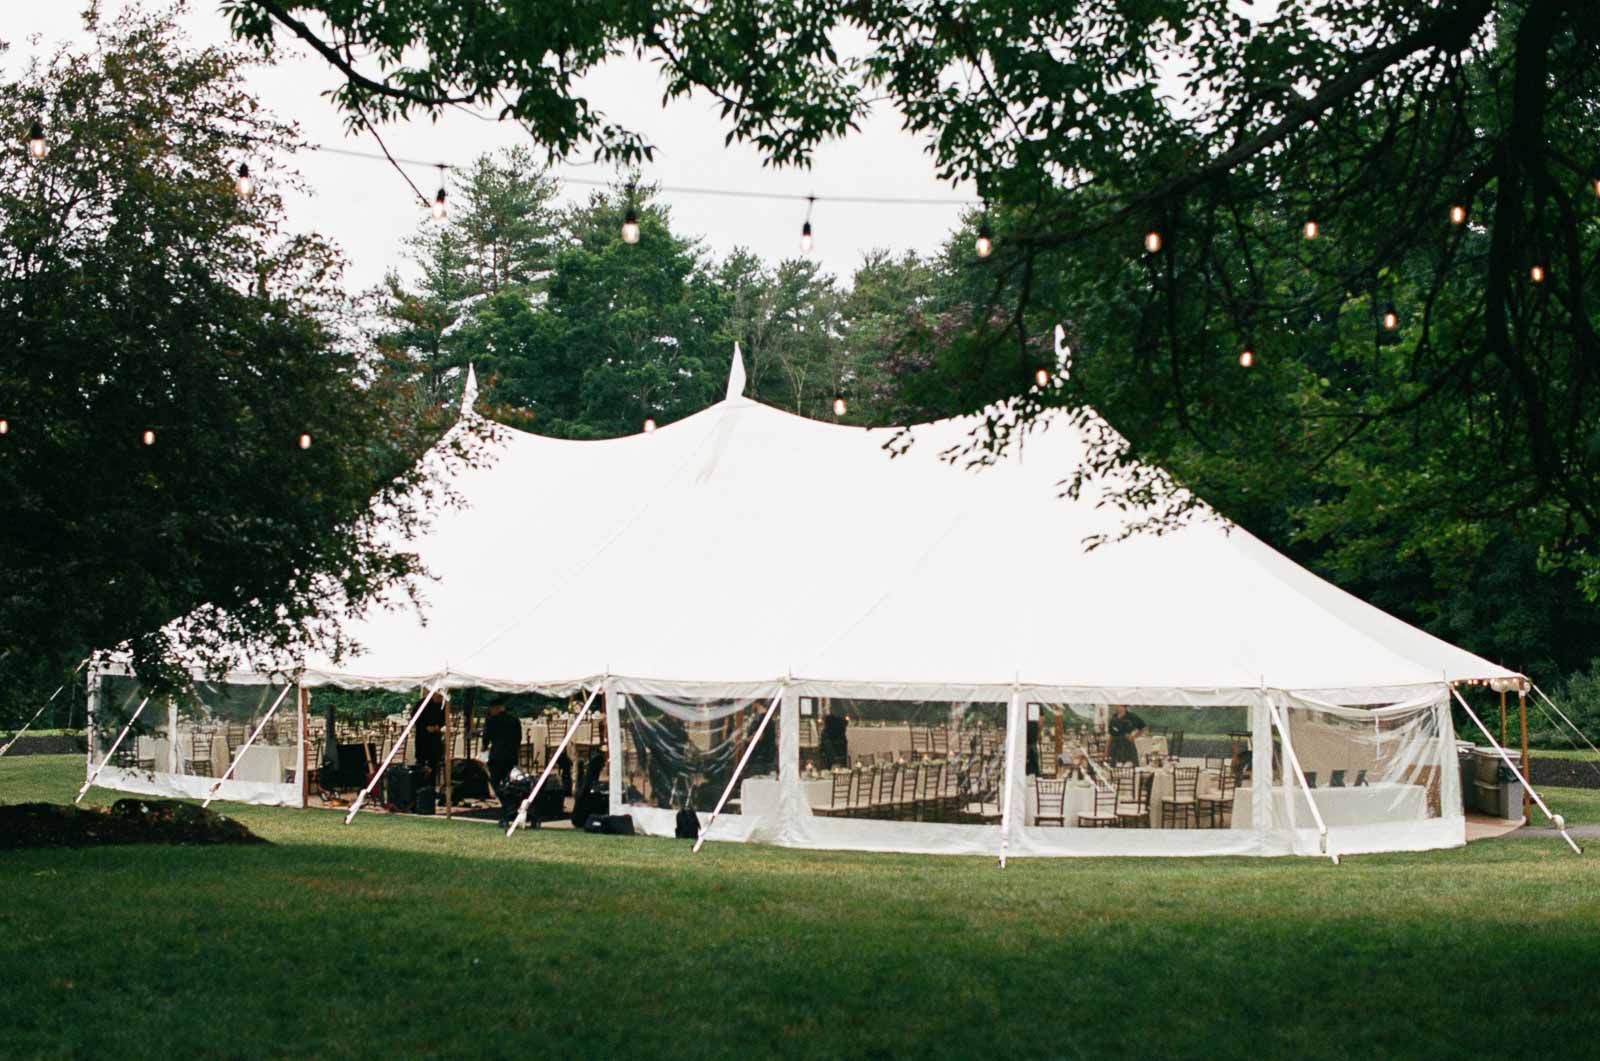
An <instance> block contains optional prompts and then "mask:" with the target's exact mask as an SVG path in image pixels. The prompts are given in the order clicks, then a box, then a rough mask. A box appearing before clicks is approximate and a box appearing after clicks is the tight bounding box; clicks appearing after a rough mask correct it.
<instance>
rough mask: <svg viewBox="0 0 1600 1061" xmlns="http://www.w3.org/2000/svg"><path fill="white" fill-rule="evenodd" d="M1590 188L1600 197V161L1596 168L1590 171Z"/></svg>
mask: <svg viewBox="0 0 1600 1061" xmlns="http://www.w3.org/2000/svg"><path fill="white" fill-rule="evenodd" d="M1589 190H1590V191H1592V192H1594V194H1595V195H1596V196H1597V197H1600V162H1597V163H1595V165H1594V168H1593V169H1591V170H1590V171H1589Z"/></svg>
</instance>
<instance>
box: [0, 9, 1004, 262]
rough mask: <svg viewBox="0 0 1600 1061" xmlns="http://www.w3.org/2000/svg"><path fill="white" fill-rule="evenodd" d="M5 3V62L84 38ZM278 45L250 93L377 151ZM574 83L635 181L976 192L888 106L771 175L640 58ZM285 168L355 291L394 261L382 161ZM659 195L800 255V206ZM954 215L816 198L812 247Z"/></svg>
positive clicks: (856, 257) (405, 142)
mask: <svg viewBox="0 0 1600 1061" xmlns="http://www.w3.org/2000/svg"><path fill="white" fill-rule="evenodd" d="M123 6H125V5H124V4H121V3H118V2H116V0H105V2H103V3H102V10H103V12H104V14H105V15H106V16H108V17H109V16H111V15H114V14H115V13H116V12H117V11H119V10H121V9H122V7H123ZM145 6H146V8H147V9H150V8H151V7H152V5H150V4H146V5H145ZM5 7H6V13H5V17H4V19H0V38H3V39H4V40H6V41H7V42H8V43H10V44H11V46H12V50H11V52H10V54H9V55H7V56H5V58H4V60H3V61H4V62H5V63H6V65H7V66H8V67H10V68H15V66H16V65H17V64H19V63H21V62H25V61H26V60H27V58H28V57H29V56H31V55H32V54H34V53H35V52H36V51H41V50H42V51H48V50H50V49H51V48H53V46H54V45H55V44H57V43H60V42H63V41H66V42H72V41H78V42H85V41H86V40H87V35H86V34H85V33H84V31H83V26H82V20H81V18H80V17H79V14H78V12H79V11H81V10H82V5H81V4H80V3H78V2H76V0H40V2H35V3H26V4H25V3H21V2H20V0H5ZM182 22H183V24H184V25H185V26H186V27H187V28H188V30H189V32H190V34H191V35H192V37H193V38H194V40H195V41H196V42H199V43H219V42H222V41H224V40H226V39H227V36H228V33H227V24H226V22H225V21H224V19H223V17H222V15H221V13H220V8H219V5H218V4H217V3H216V2H215V0H193V2H192V3H191V4H190V10H189V11H188V13H187V14H186V15H184V16H183V18H182ZM34 34H38V35H40V38H41V39H40V41H39V42H38V43H37V44H36V43H35V42H34V41H32V40H31V39H30V38H31V37H32V36H33V35H34ZM281 39H282V40H283V41H284V45H285V46H284V48H283V49H282V51H281V52H280V59H279V62H278V64H277V65H276V66H275V67H273V68H270V69H265V70H260V71H257V72H255V73H254V74H253V75H252V85H253V87H254V89H255V91H256V93H257V95H258V96H259V97H260V98H261V100H262V101H263V102H264V103H265V104H266V105H267V106H268V107H270V108H271V109H272V110H274V111H275V112H277V113H278V114H279V115H280V116H283V117H286V118H290V119H293V120H294V121H297V122H298V123H299V124H300V127H301V130H302V132H303V134H304V135H305V138H306V139H307V140H308V141H309V142H310V143H314V144H326V145H337V146H346V147H352V148H357V149H361V150H374V149H375V145H374V144H373V143H372V140H371V138H370V137H357V138H346V137H345V135H344V130H343V127H342V122H341V120H340V117H339V115H338V114H337V113H336V112H335V111H334V108H333V105H332V104H331V103H330V102H329V101H328V100H326V99H324V98H323V97H322V96H321V95H320V93H321V92H323V91H325V90H326V89H328V88H329V87H331V86H333V85H335V84H336V83H337V75H336V74H335V72H334V71H333V70H332V69H331V68H330V67H329V66H328V65H327V64H326V63H325V62H324V61H323V60H322V59H320V58H318V57H316V56H315V55H313V54H311V53H310V52H309V50H308V49H306V48H305V47H304V46H303V45H300V44H298V43H295V44H293V45H290V44H289V42H288V38H287V37H283V38H281ZM585 87H586V88H587V90H588V93H589V98H590V101H591V102H592V103H593V104H594V105H595V106H596V107H598V108H599V109H601V110H603V111H604V112H605V113H606V114H607V116H608V117H609V118H611V119H612V120H615V121H618V122H620V123H622V124H623V125H626V126H628V127H631V128H634V129H637V130H641V131H642V132H644V133H645V134H646V136H647V137H648V138H649V139H650V140H651V142H653V143H654V144H655V146H656V148H657V154H656V160H655V162H654V163H652V164H650V165H648V166H647V167H645V169H644V171H643V174H642V176H643V178H644V180H646V181H653V182H657V183H660V184H663V185H669V186H670V185H680V186H688V187H710V188H736V189H740V190H743V191H772V192H789V193H795V194H799V195H816V196H818V197H826V196H827V195H829V194H834V195H891V196H897V197H926V198H933V199H951V200H970V199H972V198H973V197H974V194H975V193H974V192H973V190H972V188H971V187H970V186H967V187H962V188H953V187H952V186H951V185H949V184H946V183H944V182H941V181H939V180H937V179H936V178H935V176H934V168H933V163H932V160H931V158H930V157H929V156H928V155H927V154H925V153H924V152H923V150H922V143H921V141H920V140H919V139H918V138H915V137H913V136H911V135H910V134H908V133H906V132H904V131H902V130H901V129H900V122H899V118H898V116H897V115H896V114H895V113H894V112H893V111H892V110H888V109H885V108H880V110H879V112H878V113H877V114H875V115H874V117H873V119H872V120H871V121H869V122H868V123H866V124H865V126H864V128H863V130H862V131H861V132H860V133H858V134H856V135H854V136H852V137H851V138H849V139H847V140H844V141H841V142H838V143H834V144H830V145H827V146H825V147H824V148H823V149H822V150H821V151H819V152H818V154H817V158H816V164H815V166H814V168H813V169H811V170H809V171H799V170H773V169H772V168H770V167H766V168H764V167H762V165H761V158H760V155H759V154H757V152H756V151H755V150H754V149H752V148H749V147H744V146H740V145H735V146H733V147H724V146H723V143H722V140H723V136H724V135H725V134H726V131H727V130H726V127H725V126H723V125H722V124H721V123H720V121H719V120H718V118H717V115H716V111H715V109H714V107H713V104H712V103H711V102H710V101H709V100H705V99H693V100H689V101H687V102H685V101H676V102H674V103H673V104H671V105H670V106H667V107H665V108H663V107H662V106H661V103H660V100H661V95H662V89H661V83H660V81H659V79H658V77H657V74H656V71H655V68H654V67H653V66H651V65H649V64H646V63H640V62H636V61H634V60H631V59H629V60H617V61H614V62H612V63H611V64H610V65H609V66H607V67H606V68H605V69H603V70H602V71H600V72H599V73H598V74H597V75H596V76H595V77H593V78H591V79H590V81H589V83H588V84H587V85H586V86H585ZM384 139H385V141H386V142H387V143H388V145H389V149H390V150H391V151H393V152H394V153H395V155H397V156H400V157H404V158H417V159H427V160H430V161H440V162H466V161H468V160H470V159H471V158H473V157H474V156H476V155H478V154H480V153H482V152H484V151H489V150H493V149H496V148H499V147H503V146H508V145H511V144H515V143H527V142H529V138H528V136H527V134H526V133H525V132H523V131H522V130H521V129H520V128H519V127H517V126H515V125H512V124H509V123H507V124H501V123H496V122H492V121H484V120H482V119H480V118H477V117H474V116H471V115H466V114H460V113H452V114H449V115H447V116H445V117H444V118H442V119H440V121H439V122H438V123H437V124H434V123H433V122H431V121H428V120H426V119H422V120H417V121H413V122H410V123H408V124H397V125H394V126H391V127H390V128H388V129H387V130H385V131H384ZM574 161H577V162H587V161H588V159H587V158H581V159H575V160H574ZM295 165H296V167H297V168H298V169H299V170H300V171H301V173H302V174H303V175H304V176H305V178H306V180H307V183H308V184H309V186H310V192H309V194H308V195H306V196H300V195H293V196H291V197H290V198H289V199H288V202H289V205H290V208H291V210H292V212H293V216H294V218H295V219H296V220H297V221H298V222H299V223H300V224H301V225H303V226H304V228H305V229H307V230H314V231H317V232H320V233H322V234H323V235H325V236H328V237H331V238H332V239H334V240H335V241H337V242H338V243H339V245H340V246H341V247H343V249H344V251H345V253H346V254H347V255H348V257H349V259H350V264H351V272H350V281H351V285H352V287H353V288H363V287H367V286H369V285H371V284H373V283H376V282H377V281H378V280H379V279H380V278H381V277H382V275H383V273H384V271H385V270H386V269H388V268H390V267H391V266H393V265H395V264H397V263H398V262H399V260H400V239H401V238H402V237H403V236H404V235H405V234H406V233H408V232H410V231H412V230H413V229H414V228H415V227H416V225H417V223H418V221H419V219H420V217H421V211H420V208H418V207H417V206H416V205H415V198H414V197H413V196H412V195H411V192H410V190H409V189H408V188H407V187H406V185H405V182H404V181H403V180H402V179H401V178H400V176H399V175H398V174H396V173H395V172H394V171H393V170H391V169H389V168H388V166H387V164H385V163H382V162H371V161H365V160H361V159H351V158H344V157H340V156H336V155H318V154H316V153H310V152H308V153H303V154H301V155H300V156H299V157H298V158H297V159H296V160H295ZM558 172H561V171H560V170H558ZM567 172H570V173H571V174H572V175H574V176H582V177H586V178H591V179H592V178H599V179H610V178H612V177H613V176H614V175H615V171H614V170H612V169H610V168H608V167H604V166H597V165H587V166H584V167H582V168H578V169H572V170H570V171H567ZM412 179H413V180H415V181H416V182H417V184H418V186H420V187H422V188H423V189H424V190H425V191H426V192H427V193H428V194H429V195H431V194H432V193H433V190H434V189H435V188H436V187H437V186H438V174H437V171H429V170H427V169H426V168H421V169H415V170H413V171H412ZM588 191H589V189H587V188H583V187H572V188H570V189H569V191H568V193H567V194H568V196H569V197H570V198H573V199H581V198H583V197H585V196H586V195H587V194H588ZM664 198H665V200H666V201H667V203H668V204H669V205H670V206H671V209H672V216H673V223H674V227H675V228H676V229H677V230H678V231H679V232H680V233H682V234H684V235H688V236H693V237H697V238H700V239H701V240H702V241H703V242H704V243H705V244H706V246H707V247H708V249H709V250H711V251H712V252H713V253H714V254H717V255H719V256H721V255H725V254H727V253H728V252H729V251H730V250H732V249H733V248H734V247H736V246H740V245H743V246H747V247H749V248H751V249H752V250H753V251H755V252H756V253H757V254H759V255H760V256H762V257H763V258H765V259H767V260H768V261H770V262H776V261H777V260H779V259H781V258H785V257H794V256H796V255H797V254H798V253H799V237H800V224H801V221H802V220H803V219H804V214H805V204H804V203H803V202H770V201H762V200H750V199H740V198H728V197H712V196H700V195H688V194H672V193H668V194H666V195H665V196H664ZM959 213H960V208H959V207H956V206H923V205H905V206H883V205H851V204H843V203H839V204H830V203H826V202H822V203H818V204H817V207H816V212H815V214H814V216H813V218H812V222H813V227H814V229H815V232H816V249H815V251H814V252H813V254H814V255H815V256H816V257H817V259H818V260H819V261H820V262H821V263H822V265H823V266H824V267H825V268H826V269H827V270H829V271H830V272H832V273H834V274H836V275H838V276H840V277H845V278H847V277H848V276H849V275H850V273H851V271H852V270H853V269H854V268H855V266H856V265H857V264H858V263H859V262H860V261H861V258H862V255H863V254H864V253H866V252H867V251H869V250H871V249H873V248H877V247H883V248H888V249H889V250H891V251H894V252H896V253H899V252H902V251H906V250H914V251H918V252H921V253H927V252H929V251H932V250H933V249H935V248H936V247H937V246H938V245H939V244H940V242H941V241H942V240H943V238H944V236H945V234H946V233H947V232H948V231H949V229H950V228H951V227H952V226H953V225H954V224H955V222H956V220H957V218H958V215H959Z"/></svg>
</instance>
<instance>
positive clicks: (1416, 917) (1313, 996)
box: [0, 756, 1600, 1058]
mask: <svg viewBox="0 0 1600 1061" xmlns="http://www.w3.org/2000/svg"><path fill="white" fill-rule="evenodd" d="M82 770H83V760H82V759H81V757H77V756H62V757H44V756H30V757H25V758H19V759H9V758H8V759H5V760H0V800H3V801H6V802H19V801H22V800H26V799H48V800H55V801H60V802H66V801H70V800H71V798H72V796H73V794H74V792H75V791H76V789H77V786H78V784H80V783H81V780H82ZM115 797H116V794H115V793H109V792H104V791H100V790H95V791H93V792H91V794H90V798H91V799H98V800H100V801H109V800H110V799H113V798H115ZM1548 798H1549V799H1550V801H1551V804H1552V806H1553V807H1554V808H1555V809H1556V810H1558V811H1561V812H1562V813H1565V814H1567V815H1568V817H1569V818H1570V819H1571V820H1573V821H1574V822H1585V821H1587V822H1595V821H1600V798H1597V796H1596V794H1591V793H1575V792H1574V791H1573V790H1559V789H1553V790H1551V791H1550V793H1549V794H1548ZM218 806H221V805H218ZM223 809H225V810H227V811H229V812H230V813H236V814H237V817H239V818H240V819H241V820H243V821H245V822H247V823H248V824H249V825H250V826H251V827H252V828H254V829H255V830H256V831H257V832H259V833H260V834H262V835H263V836H265V837H267V838H268V839H270V840H272V841H273V845H274V846H271V847H258V848H154V847H152V848H103V849H94V850H80V851H28V852H20V853H10V854H7V855H4V856H0V895H3V896H4V902H3V903H0V907H3V909H0V970H3V973H4V980H5V984H6V988H5V992H4V995H3V997H4V1005H3V1007H0V1044H3V1045H0V1053H3V1054H4V1055H5V1056H8V1057H19V1056H35V1055H40V1054H50V1055H99V1056H112V1055H115V1056H119V1057H144V1056H170V1055H182V1056H220V1057H255V1056H262V1055H271V1056H293V1057H307V1056H318V1057H355V1056H379V1055H390V1056H396V1055H399V1056H413V1055H429V1056H442V1057H462V1056H508V1057H509V1056H512V1055H517V1056H519V1057H523V1058H526V1057H530V1056H550V1057H556V1056H574V1055H576V1056H583V1057H596V1056H599V1057H617V1056H624V1055H631V1056H637V1057H640V1058H655V1057H660V1056H690V1057H704V1056H718V1057H721V1056H750V1055H767V1054H787V1055H797V1056H830V1057H900V1056H912V1055H915V1056H923V1055H936V1056H949V1057H977V1056H987V1057H995V1058H1000V1057H1008V1056H1016V1055H1023V1056H1066V1057H1102V1056H1142V1057H1166V1056H1172V1057H1190V1056H1205V1057H1208V1058H1229V1057H1241V1058H1242V1057H1262V1056H1268V1057H1282V1056H1292V1057H1296V1058H1310V1057H1350V1056H1363V1055H1365V1056H1380V1057H1392V1056H1405V1057H1416V1056H1460V1055H1462V1054H1465V1053H1468V1052H1469V1051H1470V1052H1474V1053H1476V1052H1483V1053H1486V1054H1498V1053H1502V1052H1504V1051H1505V1049H1506V1048H1507V1044H1515V1046H1514V1047H1513V1048H1512V1051H1513V1052H1514V1053H1516V1054H1517V1055H1518V1056H1535V1055H1551V1056H1572V1055H1574V1054H1577V1053H1585V1052H1587V1050H1589V1049H1591V1048H1593V1043H1594V1041H1595V1039H1596V1036H1597V1035H1600V1009H1597V1007H1596V1006H1595V1005H1594V998H1595V994H1594V992H1595V983H1596V981H1597V979H1600V916H1597V915H1600V871H1597V868H1596V867H1597V862H1596V858H1595V857H1593V856H1589V855H1585V856H1584V857H1582V858H1579V857H1576V856H1574V855H1572V854H1571V853H1570V852H1569V851H1568V850H1567V849H1566V847H1565V845H1564V844H1562V843H1560V841H1559V840H1536V839H1506V840H1501V841H1495V842H1486V843H1479V844H1474V845H1472V846H1471V847H1469V848H1467V849H1464V850H1455V851H1444V852H1435V853H1429V854H1418V855H1385V856H1368V857H1361V858H1352V859H1347V860H1346V861H1345V862H1344V864H1343V865H1340V866H1337V867H1335V866H1332V865H1330V864H1328V863H1326V862H1323V861H1314V860H1289V859H1201V860H1183V859H1172V860H1160V859H1153V860H1111V859H1097V860H1068V859H1063V860H1033V861H1023V860H1018V861H1015V862H1013V863H1012V865H1011V866H1010V868H1008V869H1006V870H1005V871H1003V872H1002V871H1000V870H998V869H997V868H996V867H995V866H994V864H993V862H992V861H990V860H988V859H971V858H944V857H911V856H889V855H882V856H879V855H855V854H833V853H827V852H794V851H785V850H779V849H774V848H764V847H753V846H737V845H726V844H712V845H708V846H707V847H706V849H705V850H704V851H703V852H702V853H701V854H700V855H698V856H693V855H691V854H690V851H689V846H688V845H687V844H685V843H678V842H672V841H666V840H655V839H646V838H619V837H596V836H585V835H582V834H574V833H566V832H556V831H548V832H543V833H524V834H520V835H519V836H517V837H516V838H515V839H513V840H506V839H504V838H503V837H502V836H501V835H500V834H499V833H498V832H496V831H495V830H494V829H492V828H489V827H486V826H481V825H477V824H473V823H460V824H454V825H449V826H447V825H445V823H444V822H442V821H420V820H414V819H410V820H407V819H399V818H383V817H378V816H370V817H364V818H362V819H359V820H358V821H357V823H356V824H355V825H353V826H351V827H348V828H346V827H344V826H343V825H342V824H341V821H342V818H341V817H340V816H339V815H337V814H334V813H329V812H322V811H283V810H269V809H253V808H248V807H225V808H223ZM1585 1042H1588V1043H1590V1044H1591V1046H1590V1047H1584V1046H1582V1044H1583V1043H1585Z"/></svg>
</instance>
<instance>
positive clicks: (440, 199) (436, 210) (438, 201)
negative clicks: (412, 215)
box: [433, 187, 447, 221]
mask: <svg viewBox="0 0 1600 1061" xmlns="http://www.w3.org/2000/svg"><path fill="white" fill-rule="evenodd" d="M446 212H447V211H446V208H445V205H444V188H442V187H441V188H440V189H439V194H438V195H435V196H434V197H433V219H434V220H435V221H443V220H444V215H445V213H446Z"/></svg>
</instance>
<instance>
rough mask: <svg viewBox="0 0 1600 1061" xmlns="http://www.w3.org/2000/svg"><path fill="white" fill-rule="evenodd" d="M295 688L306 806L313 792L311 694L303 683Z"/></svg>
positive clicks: (303, 802)
mask: <svg viewBox="0 0 1600 1061" xmlns="http://www.w3.org/2000/svg"><path fill="white" fill-rule="evenodd" d="M295 688H296V689H297V690H298V692H297V694H296V696H295V699H296V700H298V701H299V714H300V806H301V807H304V806H305V805H306V802H307V797H308V796H309V795H310V793H311V776H310V770H309V767H310V766H311V753H310V751H309V750H308V748H307V744H308V741H307V740H306V737H307V733H306V729H307V726H306V723H307V722H308V721H309V716H310V713H311V711H310V708H311V694H310V693H308V692H306V687H305V686H304V685H303V684H300V683H296V685H295Z"/></svg>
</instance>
